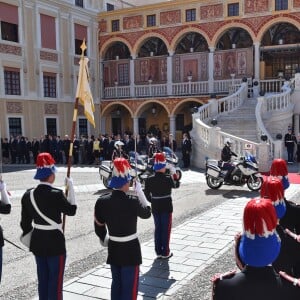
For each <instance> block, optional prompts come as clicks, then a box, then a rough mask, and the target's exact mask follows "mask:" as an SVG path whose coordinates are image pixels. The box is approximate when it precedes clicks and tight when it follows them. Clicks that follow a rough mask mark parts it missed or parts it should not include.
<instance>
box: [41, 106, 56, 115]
mask: <svg viewBox="0 0 300 300" xmlns="http://www.w3.org/2000/svg"><path fill="white" fill-rule="evenodd" d="M44 110H45V114H46V115H57V113H58V109H57V104H56V103H45V105H44Z"/></svg>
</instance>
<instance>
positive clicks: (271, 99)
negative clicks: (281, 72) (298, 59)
mask: <svg viewBox="0 0 300 300" xmlns="http://www.w3.org/2000/svg"><path fill="white" fill-rule="evenodd" d="M291 86H293V81H291V82H288V81H286V82H285V83H284V85H283V86H282V88H281V90H282V92H281V93H273V94H269V95H266V96H261V97H258V98H257V106H256V110H255V116H256V120H257V130H258V132H259V134H260V135H266V137H267V140H266V142H267V143H268V144H269V145H270V158H279V157H283V156H284V152H283V141H282V137H283V136H284V133H285V132H286V128H287V127H288V122H289V120H291V118H292V116H293V108H294V104H293V103H292V101H291V93H292V88H291ZM276 114H280V115H281V116H280V118H281V124H282V122H283V121H282V120H287V124H285V126H284V129H285V131H283V129H281V131H280V129H279V128H278V129H277V132H274V130H273V132H272V131H269V130H267V128H266V126H265V122H264V121H263V118H265V119H269V118H271V117H273V118H274V116H275V115H276ZM285 123H286V121H285ZM269 127H273V126H269ZM282 127H283V126H282ZM276 136H277V138H276ZM280 137H281V138H280Z"/></svg>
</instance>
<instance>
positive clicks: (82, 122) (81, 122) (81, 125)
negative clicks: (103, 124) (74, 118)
mask: <svg viewBox="0 0 300 300" xmlns="http://www.w3.org/2000/svg"><path fill="white" fill-rule="evenodd" d="M78 129H79V136H83V135H84V136H88V124H87V119H83V118H78Z"/></svg>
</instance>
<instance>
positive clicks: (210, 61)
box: [208, 47, 215, 93]
mask: <svg viewBox="0 0 300 300" xmlns="http://www.w3.org/2000/svg"><path fill="white" fill-rule="evenodd" d="M214 53H215V47H209V54H208V91H209V93H213V92H214Z"/></svg>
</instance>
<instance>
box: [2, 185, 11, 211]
mask: <svg viewBox="0 0 300 300" xmlns="http://www.w3.org/2000/svg"><path fill="white" fill-rule="evenodd" d="M0 191H1V202H2V203H3V204H10V205H11V202H10V199H9V195H8V193H7V190H6V183H5V182H4V181H2V180H1V181H0Z"/></svg>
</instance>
